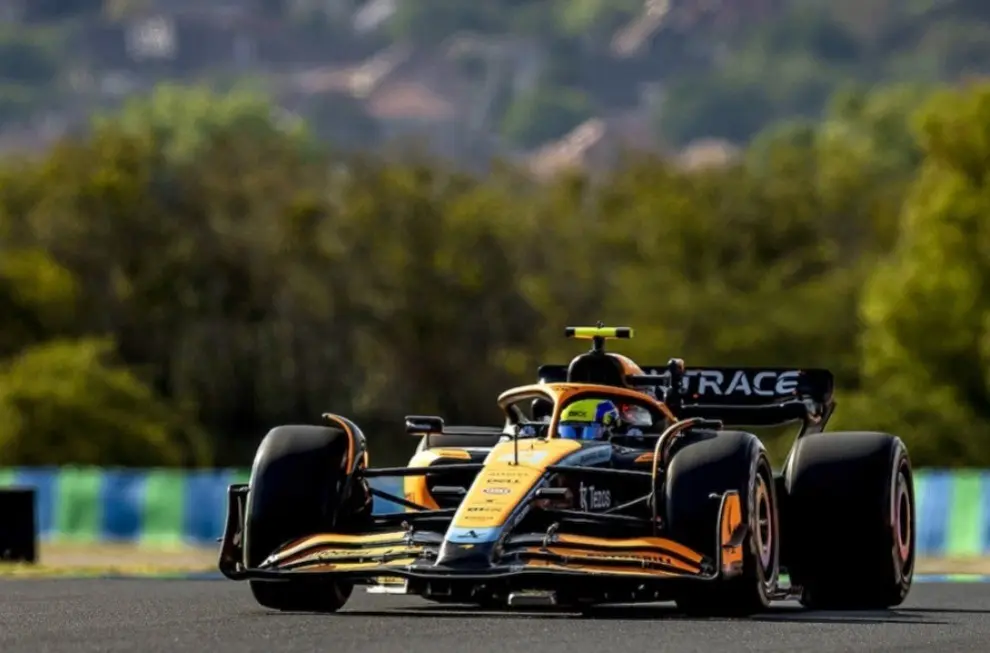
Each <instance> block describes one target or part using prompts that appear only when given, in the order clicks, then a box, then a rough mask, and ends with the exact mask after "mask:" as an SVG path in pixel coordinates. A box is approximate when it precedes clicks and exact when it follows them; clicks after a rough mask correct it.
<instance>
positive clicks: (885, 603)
mask: <svg viewBox="0 0 990 653" xmlns="http://www.w3.org/2000/svg"><path fill="white" fill-rule="evenodd" d="M784 482H785V488H786V491H787V502H786V513H785V524H786V533H785V536H786V537H787V538H788V542H789V545H788V547H787V549H788V558H789V560H788V571H789V573H790V576H791V581H792V583H793V584H794V585H796V586H800V587H801V588H802V596H801V603H802V604H803V605H805V606H806V607H808V608H812V609H829V610H880V609H887V608H891V607H894V606H897V605H900V604H901V603H902V602H903V601H904V599H905V598H906V597H907V594H908V592H909V591H910V588H911V584H912V581H913V576H914V562H915V541H916V528H915V524H916V521H915V497H914V478H913V473H912V469H911V461H910V458H909V456H908V451H907V448H906V447H905V445H904V443H903V442H902V441H901V440H900V439H899V438H897V437H895V436H893V435H890V434H887V433H875V432H835V433H827V432H826V433H822V434H816V435H809V436H806V437H804V438H801V439H800V440H798V442H797V443H796V444H795V447H794V450H793V451H792V452H791V455H790V457H789V460H788V464H787V466H786V469H785V471H784Z"/></svg>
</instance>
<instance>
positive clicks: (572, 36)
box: [0, 0, 990, 171]
mask: <svg viewBox="0 0 990 653" xmlns="http://www.w3.org/2000/svg"><path fill="white" fill-rule="evenodd" d="M988 19H990V4H987V3H985V2H982V1H980V0H911V1H908V0H896V1H895V0H720V1H718V2H711V1H709V0H646V1H645V2H644V1H643V0H490V1H489V2H484V3H469V2H449V1H447V0H418V1H417V2H407V3H402V2H397V1H396V0H320V1H316V0H309V1H307V0H293V1H290V0H198V1H196V2H193V1H191V0H173V1H170V2H164V0H73V1H71V2H68V1H67V2H28V0H0V20H2V21H4V22H3V28H2V29H0V148H4V149H7V150H11V149H24V148H31V149H37V148H38V147H40V146H42V145H43V144H44V143H48V142H51V141H52V140H53V139H54V138H57V137H58V136H59V135H61V134H64V133H66V132H68V131H72V130H73V129H76V128H78V127H80V126H83V125H85V124H86V122H87V118H88V116H89V115H90V114H92V113H93V112H95V111H101V110H105V109H108V108H113V107H115V106H117V105H119V103H120V102H121V101H122V100H123V98H125V97H127V96H129V95H131V94H134V93H141V92H144V91H147V90H150V89H151V88H152V87H153V86H154V85H155V84H157V83H159V82H162V81H173V82H176V81H177V82H182V83H190V82H197V83H207V84H209V85H210V86H212V87H214V88H230V87H232V86H235V85H238V84H241V85H243V84H250V85H251V86H253V87H255V88H262V89H264V90H266V91H267V92H269V93H271V94H273V95H274V96H275V97H276V98H277V101H278V104H279V105H280V106H281V107H282V108H283V109H284V110H285V111H287V112H289V113H291V114H295V115H299V116H302V117H304V118H305V119H307V120H308V121H310V122H311V123H312V124H314V125H315V127H316V133H317V135H318V136H319V137H321V138H323V139H325V140H327V141H329V142H333V143H334V144H336V145H337V146H339V147H347V148H351V147H357V148H362V149H366V148H369V147H381V146H384V145H385V144H387V143H390V142H393V141H396V140H400V141H401V140H408V139H413V140H416V141H418V142H420V143H425V144H428V145H429V147H430V148H431V149H432V150H433V151H434V152H436V153H438V154H442V155H444V156H450V157H454V158H457V159H459V160H462V161H464V162H474V163H478V164H483V163H484V162H485V161H487V160H488V158H489V157H491V156H492V155H499V156H508V157H513V158H515V157H527V158H528V160H529V161H530V162H531V163H532V164H533V166H534V167H535V169H536V170H537V171H543V170H549V171H553V170H556V169H558V168H559V166H560V165H561V164H564V163H570V162H575V161H576V162H586V163H588V164H592V165H610V164H611V163H612V162H614V158H615V154H616V149H617V148H621V147H623V146H630V145H631V146H635V147H637V148H646V149H650V150H653V151H665V152H674V151H683V150H684V148H686V147H688V146H690V145H692V144H697V143H698V142H701V143H705V142H708V143H711V142H712V141H713V140H714V141H716V142H727V143H728V145H726V146H724V147H723V148H722V149H723V150H727V151H731V149H732V148H731V147H730V146H738V145H744V144H745V143H747V142H748V141H749V140H751V139H752V138H753V136H754V135H755V134H757V133H759V132H760V131H762V130H763V129H764V128H765V127H766V126H767V125H769V124H771V123H775V122H778V121H781V120H787V119H795V118H805V117H810V118H816V117H818V116H820V115H822V113H823V111H824V109H825V106H826V103H827V98H828V97H830V96H831V95H832V94H833V93H834V92H836V91H837V90H838V89H840V88H841V87H843V86H845V85H848V84H850V83H861V84H866V85H871V84H875V83H878V82H883V83H892V82H912V83H923V84H924V83H934V82H940V81H953V80H959V79H962V78H966V77H971V76H978V75H982V74H983V73H985V72H986V70H987V68H988V67H990V22H988Z"/></svg>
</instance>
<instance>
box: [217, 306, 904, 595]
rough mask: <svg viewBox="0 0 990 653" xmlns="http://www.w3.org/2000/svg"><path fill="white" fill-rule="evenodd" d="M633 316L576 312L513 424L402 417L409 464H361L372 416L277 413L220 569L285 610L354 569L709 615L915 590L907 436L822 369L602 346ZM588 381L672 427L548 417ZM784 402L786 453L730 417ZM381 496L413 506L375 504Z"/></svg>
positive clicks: (511, 405) (240, 499) (417, 588)
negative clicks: (792, 435) (834, 419)
mask: <svg viewBox="0 0 990 653" xmlns="http://www.w3.org/2000/svg"><path fill="white" fill-rule="evenodd" d="M624 334H628V335H626V337H631V330H624V329H605V328H604V327H602V326H601V325H599V327H594V328H590V329H569V330H568V335H572V336H574V335H576V336H578V337H581V336H582V335H584V336H586V337H589V338H591V339H593V340H594V346H593V348H592V350H591V352H589V353H587V354H584V355H583V356H579V357H577V358H575V360H574V361H572V363H571V365H569V366H567V367H564V366H544V367H543V368H541V370H540V375H541V382H540V383H539V384H536V385H531V386H522V387H519V388H513V389H511V390H509V391H507V392H505V393H503V394H502V395H501V396H500V397H499V400H498V402H499V405H500V406H501V407H502V409H503V411H504V412H505V414H506V424H505V426H504V428H484V427H472V428H467V429H465V428H461V429H457V428H453V429H452V428H445V425H444V424H443V420H441V419H440V418H435V417H421V416H412V417H410V418H407V424H406V430H407V432H409V433H410V434H413V435H416V436H417V437H421V438H422V441H421V445H420V449H419V451H418V452H417V453H416V455H414V456H413V459H412V460H411V461H410V464H409V465H408V466H406V467H396V468H378V469H375V468H369V467H368V459H367V458H368V457H367V450H366V440H365V437H364V435H363V433H361V431H360V429H359V428H358V426H357V425H356V424H354V423H353V422H351V421H350V420H348V419H346V418H344V417H341V416H338V415H332V414H327V415H325V416H324V417H325V418H326V422H327V423H326V425H325V426H288V427H278V428H276V429H273V431H271V432H270V433H269V434H268V435H267V436H266V438H265V440H264V441H263V442H262V445H261V446H260V447H259V451H258V456H257V457H256V459H255V465H254V468H253V470H252V477H251V481H250V483H248V484H243V485H233V486H231V487H230V488H229V490H228V509H227V523H226V527H225V532H224V536H223V538H222V547H221V554H220V565H219V566H220V570H221V572H222V573H223V574H224V575H225V576H226V577H228V578H230V579H233V580H249V581H250V583H251V588H252V591H253V592H254V595H255V597H256V599H257V600H258V601H259V602H260V603H261V604H262V605H265V606H267V607H270V608H274V609H281V610H316V611H335V610H337V609H340V608H341V607H343V605H344V604H345V603H346V601H347V598H348V597H349V596H350V593H351V592H352V589H353V587H354V586H355V585H366V586H368V588H369V591H377V592H383V593H403V594H417V595H420V596H423V597H425V598H427V599H430V600H435V601H445V602H467V603H475V604H479V605H485V606H500V607H505V606H508V607H514V606H519V605H529V604H533V603H534V602H535V603H540V604H543V603H549V604H555V605H568V606H588V605H593V604H599V603H607V602H634V601H650V602H652V601H665V600H674V601H676V602H677V604H678V606H679V607H680V608H682V609H683V610H685V611H688V612H693V613H708V614H752V613H754V612H759V611H760V610H762V609H765V608H766V607H768V606H769V605H770V603H772V602H773V601H777V600H783V599H788V598H797V599H798V600H800V601H801V602H802V603H803V604H805V605H806V606H808V607H830V608H840V609H841V608H845V609H856V608H870V609H875V608H886V607H891V606H893V605H897V604H899V603H900V602H901V601H903V599H904V597H905V596H906V595H907V592H908V591H909V588H910V585H911V581H912V576H913V565H914V529H913V523H914V496H913V483H912V478H911V467H910V462H909V459H908V456H907V451H906V449H905V447H904V445H903V443H902V442H901V441H900V440H899V439H897V438H896V437H894V436H890V435H888V434H883V433H826V432H824V427H825V425H826V423H827V421H828V418H829V416H830V415H831V413H832V411H833V410H834V406H835V404H834V401H833V399H832V381H831V374H829V373H828V372H827V371H824V370H780V369H771V368H766V369H763V368H761V369H751V368H734V369H728V368H704V369H689V368H685V367H684V365H683V362H681V361H679V360H677V359H674V360H672V361H670V362H669V363H668V364H667V365H665V366H663V371H662V372H661V373H657V372H653V373H651V374H647V373H645V372H643V370H642V368H640V367H639V366H637V365H636V364H635V363H633V362H632V361H630V360H629V359H627V358H625V357H622V356H619V355H616V354H612V353H606V352H605V351H604V340H605V338H606V337H623V335H624ZM719 379H721V383H722V385H721V386H720V385H719ZM726 379H730V381H729V385H728V386H726V385H725V380H726ZM740 379H742V380H741V381H740ZM733 387H735V389H736V390H737V392H733ZM739 389H748V390H747V391H738V390H739ZM712 395H714V396H715V397H716V398H714V399H713V398H712ZM585 397H600V398H608V399H611V400H614V401H617V402H626V403H630V404H636V405H638V406H640V407H641V408H642V409H643V410H645V411H647V412H649V413H650V416H651V423H652V424H653V425H654V426H656V425H658V424H659V425H660V426H662V428H655V429H654V431H655V432H652V433H650V432H647V433H639V434H637V435H636V436H635V437H632V438H625V439H623V438H622V437H617V438H613V439H612V440H611V441H608V442H593V443H581V442H575V441H570V440H562V439H560V438H558V437H555V435H554V434H555V427H556V423H557V421H558V419H559V416H560V413H561V411H562V409H563V407H564V406H565V405H566V404H567V403H568V402H569V401H573V400H575V399H577V398H585ZM524 402H528V404H529V406H531V408H532V414H524V412H523V411H522V410H521V409H520V406H521V405H523V403H524ZM538 409H540V410H542V411H543V414H542V418H541V419H537V417H538V414H537V413H538ZM793 421H799V422H800V423H801V430H800V432H799V433H798V435H797V437H796V439H795V442H794V446H793V447H792V449H791V451H790V453H789V454H788V457H787V460H786V462H785V464H784V466H783V469H782V471H780V472H778V473H774V472H773V471H772V470H771V467H770V463H769V459H768V456H767V453H766V450H765V448H764V445H763V444H762V442H760V440H759V439H758V438H757V437H756V436H755V435H753V434H752V433H749V432H746V431H739V430H730V429H727V428H725V426H724V423H730V424H735V425H738V424H749V425H752V426H769V425H775V424H782V423H789V422H793ZM647 431H649V429H647ZM472 444H474V445H476V446H471V445H472ZM374 479H392V480H393V482H395V483H398V484H399V485H401V490H399V491H392V492H389V491H386V490H384V489H382V488H381V487H380V486H379V487H376V484H375V482H374ZM375 499H378V500H379V501H380V502H382V503H386V504H391V505H393V506H396V507H398V508H400V509H399V510H395V511H384V512H383V511H374V510H372V505H373V502H374V501H375ZM606 499H607V500H606ZM783 573H788V574H789V575H790V580H791V582H790V583H789V584H784V583H782V582H781V580H780V578H781V575H782V574H783ZM853 576H855V577H856V579H857V582H858V586H853V585H851V584H850V579H851V578H852V577H853Z"/></svg>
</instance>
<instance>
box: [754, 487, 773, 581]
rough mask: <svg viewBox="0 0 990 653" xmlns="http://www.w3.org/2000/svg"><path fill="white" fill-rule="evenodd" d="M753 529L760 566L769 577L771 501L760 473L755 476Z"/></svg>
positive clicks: (770, 568)
mask: <svg viewBox="0 0 990 653" xmlns="http://www.w3.org/2000/svg"><path fill="white" fill-rule="evenodd" d="M754 508H755V514H754V517H755V520H756V524H755V526H756V527H755V529H754V533H753V536H754V541H755V543H756V551H757V554H758V555H759V557H760V567H762V569H763V571H764V573H765V574H766V575H767V576H768V577H769V576H770V575H771V574H772V573H773V562H774V560H773V558H774V555H773V552H774V545H775V542H774V536H775V535H776V534H775V533H774V522H773V501H772V499H771V498H770V490H769V488H768V487H767V482H766V479H765V478H764V477H763V475H762V474H759V475H757V477H756V502H755V506H754Z"/></svg>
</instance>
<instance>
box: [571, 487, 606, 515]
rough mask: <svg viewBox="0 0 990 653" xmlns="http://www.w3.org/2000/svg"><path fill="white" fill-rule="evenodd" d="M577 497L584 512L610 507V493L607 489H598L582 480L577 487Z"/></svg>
mask: <svg viewBox="0 0 990 653" xmlns="http://www.w3.org/2000/svg"><path fill="white" fill-rule="evenodd" d="M578 497H579V498H580V502H581V510H583V511H585V512H590V511H592V510H601V509H603V508H611V507H612V493H611V492H610V491H609V490H608V489H604V490H600V489H598V488H596V487H595V486H594V485H585V484H584V481H582V482H581V484H580V486H579V487H578Z"/></svg>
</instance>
